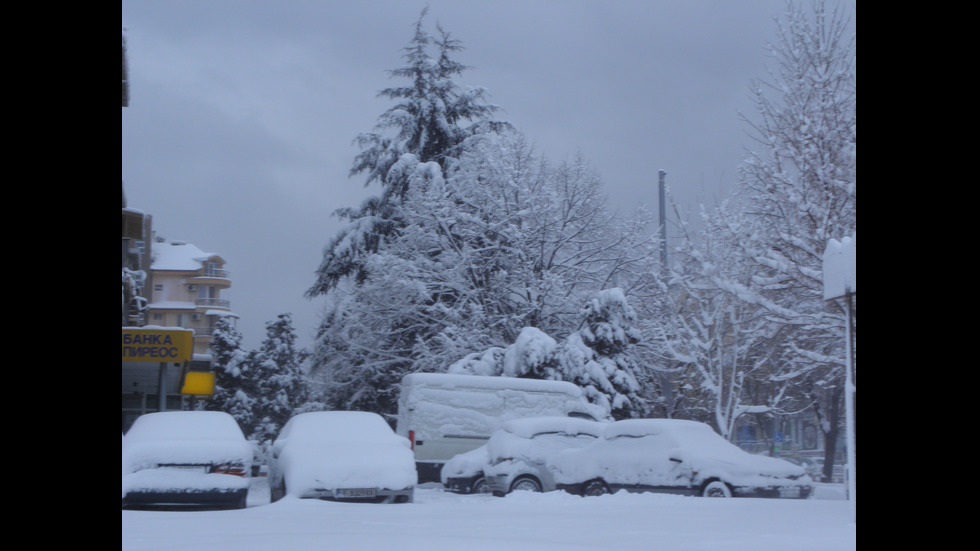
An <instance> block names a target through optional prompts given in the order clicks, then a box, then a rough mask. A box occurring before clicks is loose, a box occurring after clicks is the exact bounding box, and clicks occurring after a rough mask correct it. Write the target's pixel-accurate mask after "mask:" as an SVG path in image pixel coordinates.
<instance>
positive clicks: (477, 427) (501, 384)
mask: <svg viewBox="0 0 980 551" xmlns="http://www.w3.org/2000/svg"><path fill="white" fill-rule="evenodd" d="M553 415H562V416H564V415H568V416H574V417H583V418H586V419H593V420H599V419H605V418H607V417H608V412H605V411H603V410H602V408H601V407H599V406H596V405H594V404H590V403H589V401H588V400H587V399H586V398H585V396H584V394H583V393H582V389H580V388H579V387H578V386H576V385H574V384H572V383H569V382H565V381H542V380H537V379H518V378H515V377H484V376H480V375H456V374H446V373H411V374H409V375H406V376H405V377H404V378H403V379H402V382H401V394H400V395H399V397H398V422H397V425H396V428H395V432H396V433H397V434H398V435H400V436H404V437H405V438H408V439H409V441H410V442H411V443H412V450H413V451H414V453H415V467H416V470H417V471H418V475H419V482H420V483H421V482H433V481H434V482H438V481H439V473H440V471H441V470H442V465H443V464H444V463H445V462H446V461H448V460H449V459H451V458H452V457H453V456H455V455H456V454H459V453H463V452H467V451H470V450H473V449H476V448H478V447H480V446H482V445H483V444H485V443H486V441H487V440H488V439H489V438H490V435H491V434H493V433H494V431H496V430H497V429H499V428H500V426H501V425H502V424H503V423H505V422H506V421H509V420H511V419H517V418H523V417H541V416H553Z"/></svg>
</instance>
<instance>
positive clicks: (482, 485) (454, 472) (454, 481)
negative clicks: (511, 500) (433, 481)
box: [439, 444, 490, 494]
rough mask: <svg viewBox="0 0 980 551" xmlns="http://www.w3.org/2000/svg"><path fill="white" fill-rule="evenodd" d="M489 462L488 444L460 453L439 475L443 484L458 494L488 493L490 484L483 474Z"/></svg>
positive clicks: (447, 462) (448, 462)
mask: <svg viewBox="0 0 980 551" xmlns="http://www.w3.org/2000/svg"><path fill="white" fill-rule="evenodd" d="M487 463H488V457H487V445H486V444H484V445H482V446H480V447H479V448H476V449H475V450H470V451H468V452H463V453H458V454H456V455H454V456H453V457H451V458H450V459H449V461H446V463H445V464H444V465H443V466H442V470H441V471H440V472H439V476H440V478H441V481H442V485H443V486H444V487H445V488H446V489H447V490H449V491H450V492H454V493H457V494H488V493H490V486H489V485H487V479H486V478H485V477H484V475H483V469H485V468H486V466H487Z"/></svg>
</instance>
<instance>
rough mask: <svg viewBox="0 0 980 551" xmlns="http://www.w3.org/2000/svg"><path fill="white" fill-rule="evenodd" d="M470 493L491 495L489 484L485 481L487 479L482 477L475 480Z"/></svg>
mask: <svg viewBox="0 0 980 551" xmlns="http://www.w3.org/2000/svg"><path fill="white" fill-rule="evenodd" d="M470 493H471V494H489V493H490V485H489V484H487V479H485V478H483V477H482V476H481V477H480V478H477V479H476V480H474V481H473V485H472V486H470Z"/></svg>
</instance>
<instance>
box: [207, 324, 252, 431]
mask: <svg viewBox="0 0 980 551" xmlns="http://www.w3.org/2000/svg"><path fill="white" fill-rule="evenodd" d="M210 347H211V367H212V369H214V372H215V388H214V395H213V396H212V397H211V398H210V399H209V400H205V401H202V402H199V404H200V407H202V408H203V409H205V410H208V411H224V412H226V413H228V414H230V415H231V416H232V417H234V418H235V420H236V421H238V424H239V426H240V427H241V428H242V432H244V433H245V434H246V435H248V434H251V432H252V430H253V429H254V426H255V415H254V412H253V407H254V398H253V396H254V394H255V384H254V381H253V380H252V378H251V377H249V375H250V374H249V372H248V371H249V361H248V356H249V355H248V353H247V352H246V351H245V350H244V349H243V348H242V334H241V332H239V331H238V329H237V328H235V326H234V322H233V321H232V318H230V317H220V318H218V320H217V322H215V326H214V331H213V333H212V334H211V345H210Z"/></svg>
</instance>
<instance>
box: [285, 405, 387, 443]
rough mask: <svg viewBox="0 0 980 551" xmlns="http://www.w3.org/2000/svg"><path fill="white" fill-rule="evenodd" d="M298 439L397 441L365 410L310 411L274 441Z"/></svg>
mask: <svg viewBox="0 0 980 551" xmlns="http://www.w3.org/2000/svg"><path fill="white" fill-rule="evenodd" d="M292 438H301V439H303V440H305V441H317V442H329V441H335V440H341V441H344V442H351V441H356V442H381V443H390V442H397V441H399V440H400V437H397V436H396V435H395V433H394V432H393V431H392V430H391V427H390V426H389V425H388V423H386V422H385V420H384V419H383V418H382V417H381V416H380V415H378V414H376V413H370V412H366V411H312V412H307V413H301V414H299V415H296V416H295V417H293V418H291V419H290V420H289V421H288V422H287V423H286V426H285V427H283V430H282V433H280V435H279V437H278V438H277V440H285V439H292Z"/></svg>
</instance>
